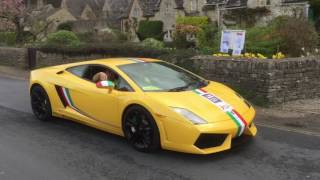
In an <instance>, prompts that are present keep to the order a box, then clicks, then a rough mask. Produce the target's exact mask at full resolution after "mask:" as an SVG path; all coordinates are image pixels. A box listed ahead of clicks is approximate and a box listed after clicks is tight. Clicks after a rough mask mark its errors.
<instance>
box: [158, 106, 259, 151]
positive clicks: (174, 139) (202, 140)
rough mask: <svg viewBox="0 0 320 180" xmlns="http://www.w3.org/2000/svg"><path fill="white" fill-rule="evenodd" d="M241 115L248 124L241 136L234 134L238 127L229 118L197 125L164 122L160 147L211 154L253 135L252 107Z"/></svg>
mask: <svg viewBox="0 0 320 180" xmlns="http://www.w3.org/2000/svg"><path fill="white" fill-rule="evenodd" d="M243 117H244V118H245V119H246V121H247V122H248V124H249V126H247V127H246V129H245V131H244V134H243V135H242V136H241V137H237V136H236V135H237V130H238V128H237V126H236V124H235V123H234V122H233V121H231V120H230V121H222V122H218V123H210V124H205V125H198V126H194V125H193V126H190V125H189V126H188V125H185V124H178V125H177V122H174V123H173V122H172V121H167V122H164V123H162V124H163V126H164V127H163V128H162V129H163V130H165V138H162V141H161V142H162V147H163V148H164V149H168V150H173V151H179V152H185V153H192V154H212V153H216V152H220V151H224V150H228V149H230V148H231V147H232V146H233V144H234V143H236V142H237V141H239V139H242V137H244V136H246V137H247V136H249V137H250V136H251V137H253V136H255V135H256V134H257V128H256V126H255V124H254V123H253V119H254V117H255V111H254V109H253V108H251V109H250V110H249V111H248V112H247V113H246V114H243Z"/></svg>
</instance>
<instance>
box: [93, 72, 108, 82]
mask: <svg viewBox="0 0 320 180" xmlns="http://www.w3.org/2000/svg"><path fill="white" fill-rule="evenodd" d="M108 78H109V76H108V74H106V73H104V72H99V73H97V74H95V75H94V76H93V78H92V80H93V81H94V82H95V83H97V82H100V81H108Z"/></svg>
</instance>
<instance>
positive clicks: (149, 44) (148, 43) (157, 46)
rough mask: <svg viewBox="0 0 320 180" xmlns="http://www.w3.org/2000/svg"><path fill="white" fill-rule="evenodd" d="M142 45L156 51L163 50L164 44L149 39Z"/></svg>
mask: <svg viewBox="0 0 320 180" xmlns="http://www.w3.org/2000/svg"><path fill="white" fill-rule="evenodd" d="M142 45H143V46H145V47H150V48H154V49H163V48H164V43H163V42H162V41H158V40H156V39H153V38H147V39H145V40H144V41H143V42H142Z"/></svg>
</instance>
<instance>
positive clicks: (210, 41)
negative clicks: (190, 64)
mask: <svg viewBox="0 0 320 180" xmlns="http://www.w3.org/2000/svg"><path fill="white" fill-rule="evenodd" d="M218 36H219V30H218V27H217V26H215V25H213V24H208V25H205V26H203V27H202V28H201V29H200V31H199V32H198V33H197V47H198V48H200V49H203V50H205V49H210V47H214V46H216V43H217V41H216V39H217V37H218ZM210 54H211V53H210Z"/></svg>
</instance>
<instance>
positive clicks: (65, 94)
mask: <svg viewBox="0 0 320 180" xmlns="http://www.w3.org/2000/svg"><path fill="white" fill-rule="evenodd" d="M62 91H63V95H64V97H65V99H66V100H67V103H68V106H71V102H70V100H69V98H68V95H67V92H66V89H65V88H62Z"/></svg>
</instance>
